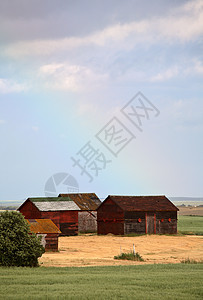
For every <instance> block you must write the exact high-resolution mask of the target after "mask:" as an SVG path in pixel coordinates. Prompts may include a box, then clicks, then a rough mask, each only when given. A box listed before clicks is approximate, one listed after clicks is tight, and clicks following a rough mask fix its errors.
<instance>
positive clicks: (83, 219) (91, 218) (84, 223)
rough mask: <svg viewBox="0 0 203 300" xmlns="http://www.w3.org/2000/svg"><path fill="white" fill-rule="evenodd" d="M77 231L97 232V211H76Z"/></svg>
mask: <svg viewBox="0 0 203 300" xmlns="http://www.w3.org/2000/svg"><path fill="white" fill-rule="evenodd" d="M78 231H79V232H97V212H96V211H90V212H88V211H79V212H78Z"/></svg>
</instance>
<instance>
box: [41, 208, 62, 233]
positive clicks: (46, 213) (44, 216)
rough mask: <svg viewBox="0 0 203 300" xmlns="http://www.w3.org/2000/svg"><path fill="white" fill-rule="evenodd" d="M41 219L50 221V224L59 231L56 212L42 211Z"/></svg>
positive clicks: (58, 216)
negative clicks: (52, 223)
mask: <svg viewBox="0 0 203 300" xmlns="http://www.w3.org/2000/svg"><path fill="white" fill-rule="evenodd" d="M41 219H51V220H52V222H54V224H55V225H56V226H57V227H58V228H59V229H60V214H59V212H58V211H42V212H41Z"/></svg>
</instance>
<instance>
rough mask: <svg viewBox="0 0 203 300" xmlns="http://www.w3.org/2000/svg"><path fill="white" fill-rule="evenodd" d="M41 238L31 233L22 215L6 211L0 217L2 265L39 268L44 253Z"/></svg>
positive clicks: (0, 262) (0, 255)
mask: <svg viewBox="0 0 203 300" xmlns="http://www.w3.org/2000/svg"><path fill="white" fill-rule="evenodd" d="M44 251H45V250H44V247H43V246H42V245H41V244H40V238H38V237H37V236H36V234H34V233H31V231H30V227H29V224H28V223H27V221H26V220H25V219H24V217H23V215H22V214H21V213H18V212H16V211H5V212H2V213H1V215H0V265H2V266H18V267H20V266H22V267H37V266H38V257H40V256H42V254H43V253H44Z"/></svg>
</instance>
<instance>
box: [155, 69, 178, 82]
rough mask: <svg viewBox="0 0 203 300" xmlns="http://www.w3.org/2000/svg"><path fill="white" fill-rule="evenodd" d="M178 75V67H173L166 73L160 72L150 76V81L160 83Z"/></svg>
mask: <svg viewBox="0 0 203 300" xmlns="http://www.w3.org/2000/svg"><path fill="white" fill-rule="evenodd" d="M178 74H179V70H178V67H177V66H175V67H172V68H169V69H168V70H166V71H163V72H160V73H158V74H157V75H154V76H152V77H151V80H150V81H152V82H161V81H165V80H169V79H172V78H174V77H176V76H177V75H178Z"/></svg>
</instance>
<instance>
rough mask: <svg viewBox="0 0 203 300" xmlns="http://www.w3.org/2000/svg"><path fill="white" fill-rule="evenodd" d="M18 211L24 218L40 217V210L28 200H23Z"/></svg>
mask: <svg viewBox="0 0 203 300" xmlns="http://www.w3.org/2000/svg"><path fill="white" fill-rule="evenodd" d="M19 211H20V212H21V213H22V214H23V216H24V217H25V218H26V219H41V212H40V211H39V210H38V208H37V207H36V206H35V205H34V204H33V203H32V202H31V201H30V200H28V201H27V202H25V203H24V205H23V206H22V207H21V209H20V210H19Z"/></svg>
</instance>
